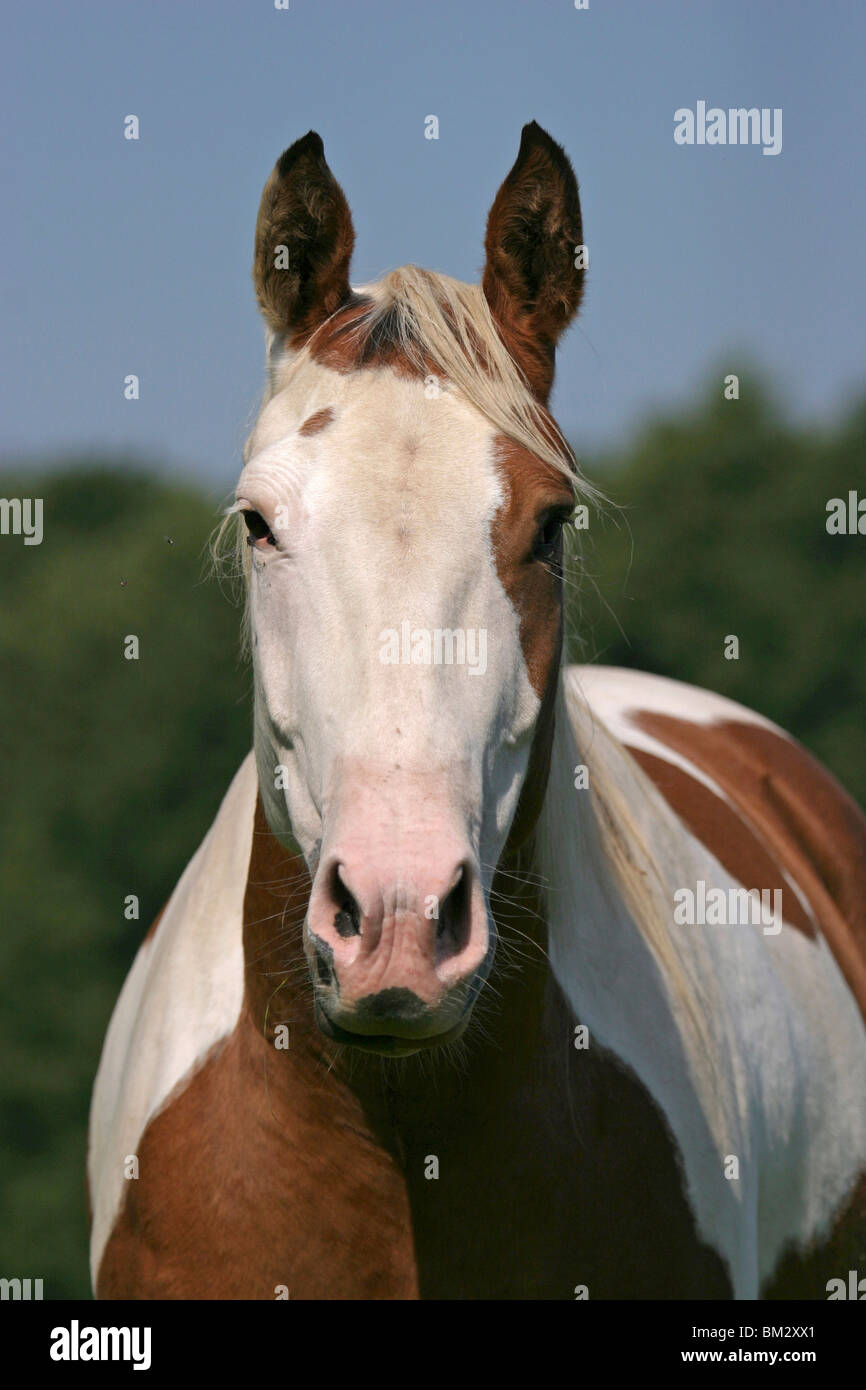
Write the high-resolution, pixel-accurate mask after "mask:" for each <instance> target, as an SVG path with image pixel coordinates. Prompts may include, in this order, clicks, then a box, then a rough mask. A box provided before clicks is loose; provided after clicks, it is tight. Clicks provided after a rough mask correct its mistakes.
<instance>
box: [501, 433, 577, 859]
mask: <svg viewBox="0 0 866 1390" xmlns="http://www.w3.org/2000/svg"><path fill="white" fill-rule="evenodd" d="M495 444H496V450H497V458H498V462H499V466H500V470H501V472H502V474H503V476H504V479H505V484H506V499H505V502H504V503H503V505H502V506H501V507H500V509H499V511H498V512H497V514H496V516H495V517H494V519H493V524H492V526H491V528H490V539H491V544H492V548H493V558H494V561H495V564H496V572H497V574H498V575H499V580H500V583H501V584H502V587H503V588H504V590H505V592H506V594H507V595H508V598H509V599H510V601H511V603H512V605H513V607H514V610H515V612H516V613H517V615H518V619H519V622H520V646H521V650H522V652H523V659H524V661H525V663H526V670H527V673H528V675H529V680H530V683H531V685H532V688H533V690H534V691H535V693H536V695H537V696H538V698H539V699H540V700H541V710H540V711H539V716H538V723H537V725H536V730H535V737H534V739H533V744H532V752H531V754H530V759H529V767H528V768H527V773H526V778H525V781H524V784H523V787H522V789H521V793H520V800H519V802H518V805H517V811H516V813H515V817H514V822H513V824H512V827H511V830H510V832H509V837H508V842H507V845H506V847H505V853H506V854H512V853H514V852H515V850H516V849H517V848H518V847H519V846H520V845H522V844H524V843H525V842H526V840H527V839H528V837H529V835H530V834H531V832H532V830H533V828H534V826H535V823H536V821H537V820H538V815H539V813H540V811H541V805H542V802H543V800H544V792H545V789H546V787H547V777H548V772H549V769H550V753H551V748H552V745H553V731H554V710H555V705H556V683H557V675H558V672H559V665H560V661H561V659H562V579H561V578H560V577H559V576H557V575H556V574H554V573H552V572H551V569H550V568H549V567H548V566H546V565H545V564H544V563H543V562H541V561H538V560H535V561H533V560H532V559H531V558H530V554H531V550H532V545H533V542H534V540H535V536H536V533H537V519H538V515H539V513H540V511H542V510H543V509H544V508H545V507H546V506H549V505H553V504H555V503H557V501H559V502H562V503H563V504H567V503H568V502H569V500H570V495H569V488H568V484H567V483H566V481H565V480H564V479H563V477H562V475H561V474H559V473H557V472H556V470H555V469H553V468H552V467H551V466H550V464H547V463H543V462H542V461H541V460H540V459H537V458H536V457H535V455H534V454H531V453H530V452H529V450H528V449H524V448H523V446H522V445H520V444H516V443H515V442H514V441H513V440H511V439H508V438H506V437H505V436H504V435H498V436H497V438H496V441H495Z"/></svg>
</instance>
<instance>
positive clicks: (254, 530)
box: [242, 512, 276, 545]
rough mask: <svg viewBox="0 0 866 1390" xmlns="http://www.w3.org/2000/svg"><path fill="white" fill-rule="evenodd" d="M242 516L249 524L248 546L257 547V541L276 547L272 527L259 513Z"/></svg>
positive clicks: (248, 513) (243, 514) (244, 513)
mask: <svg viewBox="0 0 866 1390" xmlns="http://www.w3.org/2000/svg"><path fill="white" fill-rule="evenodd" d="M242 516H243V519H244V521H245V522H246V524H247V545H255V543H256V541H267V543H268V545H276V541H275V540H274V536H273V533H272V531H271V528H270V526H269V525H268V523H267V522H266V521H265V519H264V517H263V516H262V515H261V514H260V513H259V512H243V513H242Z"/></svg>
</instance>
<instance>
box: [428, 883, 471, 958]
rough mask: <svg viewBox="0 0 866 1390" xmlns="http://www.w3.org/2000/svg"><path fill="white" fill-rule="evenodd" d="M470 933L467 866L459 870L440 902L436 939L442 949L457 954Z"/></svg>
mask: <svg viewBox="0 0 866 1390" xmlns="http://www.w3.org/2000/svg"><path fill="white" fill-rule="evenodd" d="M468 935H469V875H468V874H467V872H466V866H465V865H464V864H461V865H460V867H459V869H458V870H457V877H456V881H455V883H454V884H453V886H452V888H451V889H450V890H449V892H448V895H447V897H445V898H444V899H443V900H442V902H441V903H440V904H439V920H438V921H437V923H436V940H437V942H438V943H439V946H440V949H444V950H445V951H447V952H449V953H454V954H456V953H457V952H458V951H460V950H462V949H463V947H464V946H465V945H466V941H467V939H468Z"/></svg>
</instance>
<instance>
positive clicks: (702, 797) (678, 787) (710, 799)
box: [629, 748, 816, 937]
mask: <svg viewBox="0 0 866 1390" xmlns="http://www.w3.org/2000/svg"><path fill="white" fill-rule="evenodd" d="M629 752H630V753H631V756H632V757H633V758H634V760H635V762H637V763H639V764H640V766H641V767H642V768H643V770H644V772H646V773H647V775H648V776H649V777H650V778H651V779H652V781H653V782H654V783H655V785H656V786H657V787H658V789H659V791H660V792H661V794H662V796H663V797H664V798H665V800H666V801H667V803H668V805H669V806H670V807H671V809H672V810H673V811H675V812H676V814H677V815H678V816H679V818H680V820H681V821H682V822H683V824H684V825H686V826H688V828H689V830H690V831H691V832H692V834H693V835H694V836H695V838H696V839H697V840H700V842H701V844H703V845H706V846H707V848H708V849H710V850H711V851H712V852H713V854H714V855H715V856H716V858H717V859H718V860H719V862H720V863H721V864H723V865H724V867H725V868H726V869H727V871H728V873H729V874H730V875H731V876H732V877H733V878H735V879H736V880H737V882H738V883H741V884H742V885H743V887H744V888H757V889H758V890H759V891H761V890H762V889H767V890H772V889H774V888H780V889H782V891H783V898H782V902H783V903H784V909H785V921H786V922H788V923H789V924H790V925H791V926H792V927H797V928H798V929H799V930H800V931H802V932H804V933H805V935H806V936H812V937H814V936H815V935H816V932H815V923H814V921H813V920H812V918H811V917H810V916H807V914H806V912H805V911H804V909H803V905H802V903H801V902H800V899H799V897H798V896H797V894H796V893H795V892H794V891H793V889H792V887H791V883H790V880H789V879H788V878H786V876H785V875H784V873H783V872H782V870H781V868H780V866H779V864H778V862H777V860H776V859H775V858H774V857H773V856H772V855H771V854H770V852H769V851H768V849H767V847H766V845H765V844H763V843H762V842H761V840H760V839H759V838H758V836H757V835H756V833H755V830H754V828H753V827H752V826H751V825H750V824H749V823H748V822H747V821H744V820H743V818H742V817H741V816H739V815H738V814H737V812H736V811H735V810H734V809H733V808H732V807H731V806H729V805H728V803H727V802H726V801H723V800H722V798H721V797H719V796H716V795H715V793H714V792H712V791H710V789H709V787H707V786H705V785H704V783H703V782H699V781H698V779H697V778H696V777H690V776H689V774H688V773H687V772H685V771H684V770H683V769H682V768H681V767H678V766H677V765H676V763H669V762H666V761H665V759H664V758H657V757H656V756H655V754H653V753H647V752H646V751H645V750H644V749H642V748H629Z"/></svg>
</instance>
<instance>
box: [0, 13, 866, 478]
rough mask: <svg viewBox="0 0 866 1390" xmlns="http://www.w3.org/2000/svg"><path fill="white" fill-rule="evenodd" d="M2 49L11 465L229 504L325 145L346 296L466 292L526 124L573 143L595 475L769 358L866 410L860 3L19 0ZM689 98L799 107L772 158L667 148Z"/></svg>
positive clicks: (730, 150)
mask: <svg viewBox="0 0 866 1390" xmlns="http://www.w3.org/2000/svg"><path fill="white" fill-rule="evenodd" d="M3 33H4V50H5V60H4V76H3V82H2V84H0V88H2V91H0V104H2V108H3V129H4V138H3V140H2V143H0V161H2V186H3V189H4V194H5V214H6V215H5V217H4V246H3V253H2V257H0V296H2V305H3V323H4V328H5V331H4V333H3V335H2V347H0V351H2V372H0V458H2V460H3V461H4V462H7V463H10V462H13V461H14V462H16V463H17V462H19V461H20V460H21V459H22V458H23V457H27V456H41V457H43V458H44V457H46V456H54V455H55V454H59V453H70V452H75V451H78V452H80V451H83V450H91V449H97V450H99V451H106V450H111V451H118V450H125V451H132V452H133V453H136V454H140V455H141V456H143V457H146V458H149V459H150V458H152V459H154V460H164V461H165V463H166V464H167V466H168V467H169V468H171V469H173V470H174V471H176V472H178V473H179V474H180V473H186V474H191V475H194V476H196V477H197V478H199V479H200V480H201V481H206V482H210V483H212V484H213V485H214V487H216V488H217V489H225V488H226V487H227V486H229V485H230V484H231V482H232V480H233V478H234V476H235V474H236V472H237V469H238V451H239V448H240V444H241V442H242V439H243V437H244V433H245V429H246V427H247V424H248V422H249V419H250V415H251V412H252V411H253V409H254V407H255V404H256V401H257V398H258V393H259V390H260V385H261V379H262V332H261V328H260V324H259V320H258V317H257V313H256V309H255V304H254V299H253V294H252V289H251V285H250V279H249V267H250V262H251V258H252V238H253V228H254V224H255V216H256V210H257V207H258V200H259V196H260V193H261V188H262V185H263V183H264V180H265V178H266V177H267V175H268V173H269V171H270V169H271V167H272V165H273V163H274V160H275V159H276V157H277V156H278V155H279V153H280V152H281V151H282V150H283V149H284V148H285V146H286V145H288V144H290V143H291V142H292V141H293V140H294V139H296V138H297V137H298V136H299V135H302V134H303V133H304V132H306V131H307V130H309V129H310V128H313V129H315V130H318V131H319V132H320V134H321V135H322V137H323V139H324V141H325V150H326V154H327V157H328V160H329V163H330V165H331V168H332V169H333V171H334V173H335V175H336V176H337V178H338V179H339V180H340V182H341V183H342V185H343V187H344V189H345V191H346V193H347V196H348V198H349V202H350V204H351V207H352V211H353V215H354V220H355V227H356V232H357V244H356V252H355V260H354V269H353V280H354V281H355V283H359V282H362V281H364V280H366V279H369V278H372V277H374V276H376V275H378V274H379V273H381V272H382V271H384V270H387V269H389V268H390V267H392V266H395V265H399V264H402V263H404V262H406V261H414V262H416V263H418V264H421V265H426V266H429V267H431V268H434V269H437V270H443V271H446V272H447V273H449V274H451V275H455V276H457V277H458V278H461V279H469V280H473V279H476V278H477V277H478V274H479V272H480V269H481V263H482V242H483V234H484V224H485V219H486V216H487V211H488V208H489V206H490V203H491V201H492V199H493V197H494V194H495V192H496V189H497V187H498V186H499V183H500V182H501V180H502V178H503V177H504V175H505V174H506V172H507V170H508V169H509V167H510V165H511V163H512V161H513V159H514V157H515V154H516V152H517V147H518V143H519V139H520V129H521V126H522V125H523V123H524V122H525V121H527V120H531V119H536V120H538V121H539V122H540V123H541V124H542V125H544V126H545V127H546V128H547V129H548V130H549V131H550V132H551V134H552V135H553V136H554V137H555V138H556V139H557V140H559V141H560V142H561V143H562V144H563V145H564V146H565V148H566V150H567V151H568V153H569V155H570V157H571V159H572V161H573V163H574V166H575V169H576V171H577V174H578V178H579V180H580V185H581V196H582V202H583V211H584V227H585V236H586V241H587V244H588V246H589V251H590V274H589V282H588V290H587V295H586V300H585V307H584V311H583V314H582V316H581V320H580V322H579V325H578V326H577V327H575V328H573V329H572V331H571V332H570V334H569V336H568V338H567V340H566V341H565V343H564V345H563V348H562V351H561V352H560V355H559V376H558V384H557V388H556V394H555V398H554V404H555V408H556V410H557V413H558V417H559V420H560V423H561V424H562V426H563V428H564V429H565V430H566V432H567V433H568V434H569V436H570V438H571V439H572V441H573V442H574V444H575V445H576V447H577V449H578V452H579V453H580V452H581V451H582V450H585V449H596V448H598V447H599V446H601V445H606V444H615V443H617V442H618V441H620V440H622V439H623V438H624V437H626V436H627V435H628V433H629V432H630V431H631V430H632V429H633V428H634V427H635V426H636V424H637V423H638V422H639V421H640V420H641V419H643V418H644V417H645V416H646V415H647V414H648V413H651V412H656V411H661V410H664V409H665V408H667V407H668V406H675V405H676V404H677V403H683V402H686V401H688V400H689V399H690V398H691V397H693V395H694V393H695V390H696V389H697V388H698V387H699V386H700V385H702V384H703V382H704V381H705V380H706V377H707V374H708V372H709V371H710V370H711V369H713V368H720V369H723V370H724V371H737V368H738V365H740V364H743V365H745V363H746V362H747V361H750V360H752V361H757V362H758V363H759V364H761V365H762V366H763V367H764V368H765V369H766V371H767V373H768V374H769V377H770V379H771V380H772V381H773V382H774V383H775V384H776V386H777V388H778V390H779V393H780V395H781V397H782V399H783V400H784V401H785V402H786V404H787V405H788V407H789V408H790V409H791V411H792V412H793V413H794V414H795V415H797V416H798V417H799V418H807V419H820V418H826V417H828V416H830V415H832V414H833V413H834V412H835V411H836V410H838V409H839V407H840V406H841V405H843V404H844V403H845V402H846V401H847V400H848V399H849V398H850V397H851V396H852V395H853V394H854V392H855V391H856V390H858V389H859V388H861V387H862V384H863V380H864V363H866V351H864V348H866V313H864V222H866V219H864V210H866V177H864V174H866V169H864V163H866V157H864V142H863V130H864V127H866V119H864V117H866V110H864V107H866V99H864V84H863V77H862V73H863V54H864V52H866V7H864V6H863V5H862V4H861V3H859V0H850V2H849V0H826V2H825V3H820V4H819V3H807V0H724V2H723V3H712V2H711V0H703V2H702V0H657V3H648V0H590V7H589V9H588V10H587V11H576V10H575V8H574V3H573V0H534V2H533V3H530V0H523V3H518V0H471V3H469V0H457V3H454V0H437V3H436V4H424V3H413V2H412V0H401V3H397V2H396V0H393V3H390V4H386V3H382V2H381V0H363V3H349V2H348V0H290V8H289V9H288V10H287V11H278V10H276V9H275V8H274V5H273V0H235V2H234V3H228V2H227V0H195V2H194V0H173V2H172V3H164V2H163V0H156V3H154V0H149V2H148V3H146V4H144V3H137V4H132V3H128V2H127V0H111V3H105V4H102V3H94V2H93V0H82V3H78V4H75V5H69V4H67V3H54V0H49V3H40V4H38V5H33V4H24V3H19V4H15V5H10V4H9V3H8V0H7V4H6V5H5V6H4V8H3ZM699 100H704V101H706V102H707V103H708V105H710V106H712V105H717V106H720V107H723V108H728V107H733V106H757V107H770V108H775V107H781V108H782V110H783V148H782V152H781V154H779V155H778V156H776V157H768V156H764V155H762V153H761V150H760V148H758V147H751V146H749V147H710V146H703V147H699V146H694V147H682V146H678V145H676V144H675V142H674V139H673V129H674V111H675V110H676V109H677V108H680V107H685V106H689V107H692V108H694V107H695V105H696V103H697V102H698V101H699ZM130 113H134V114H136V115H138V116H139V118H140V122H141V139H140V140H139V141H138V142H131V141H126V140H124V138H123V119H124V117H125V116H126V115H127V114H130ZM430 114H435V115H436V116H437V117H438V119H439V129H440V138H439V140H438V141H431V140H426V139H425V138H424V120H425V117H426V116H428V115H430ZM129 372H134V373H136V374H138V375H139V376H140V379H141V399H140V400H138V401H136V402H128V401H125V400H124V397H123V379H124V377H125V375H126V374H127V373H129Z"/></svg>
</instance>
